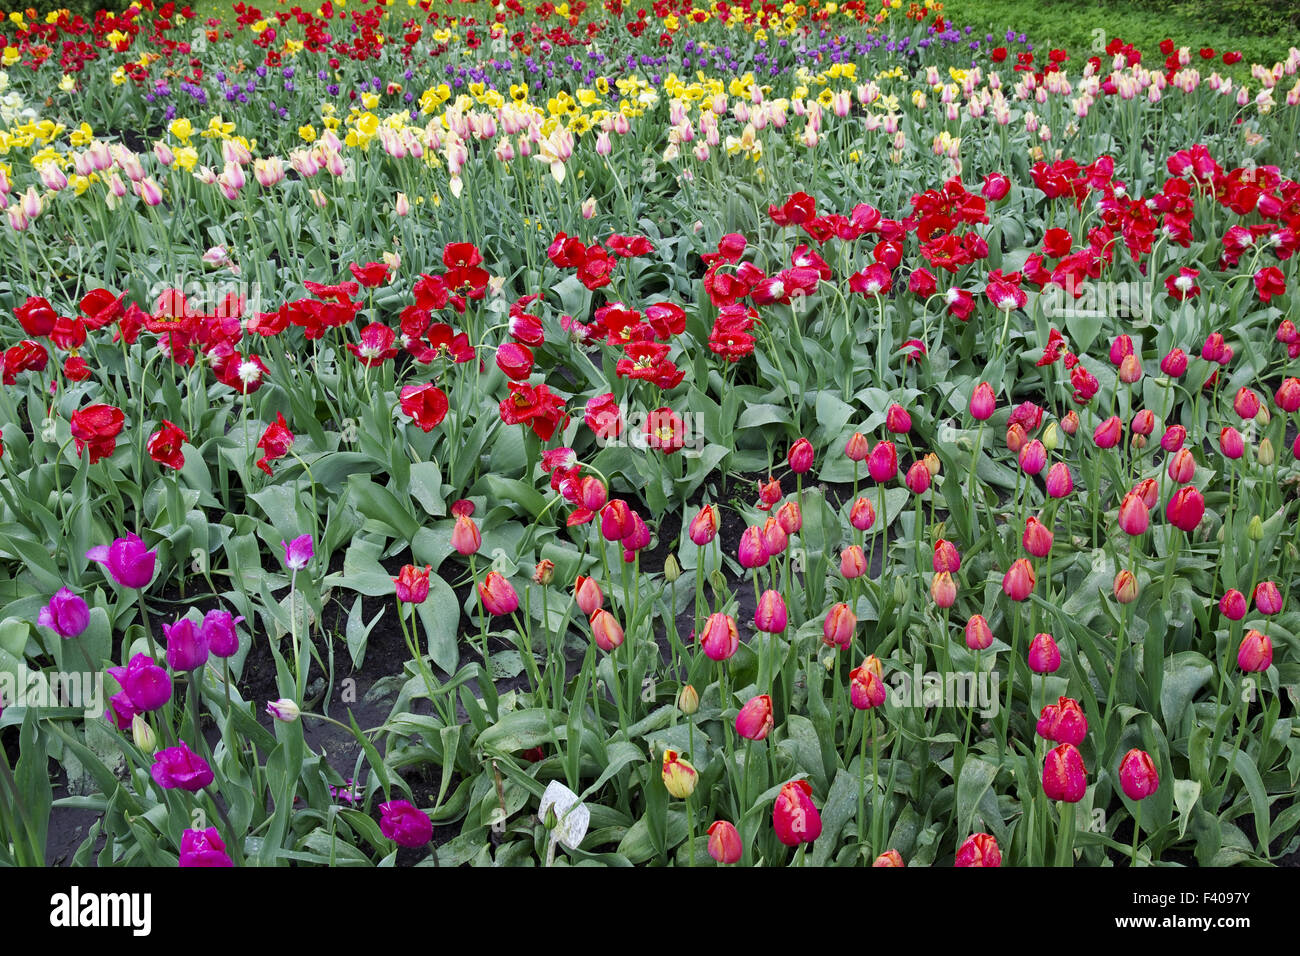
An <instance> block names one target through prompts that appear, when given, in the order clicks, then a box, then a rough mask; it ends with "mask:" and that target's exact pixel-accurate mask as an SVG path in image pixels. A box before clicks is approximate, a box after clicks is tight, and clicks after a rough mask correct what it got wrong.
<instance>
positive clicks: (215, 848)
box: [180, 827, 235, 866]
mask: <svg viewBox="0 0 1300 956" xmlns="http://www.w3.org/2000/svg"><path fill="white" fill-rule="evenodd" d="M180 865H181V866H234V865H235V864H234V863H233V862H231V860H230V857H229V856H228V855H227V854H226V844H225V843H224V842H223V841H222V839H221V834H220V833H218V832H217V828H216V827H208V828H207V829H206V830H186V831H185V832H184V833H183V834H182V835H181V858H180Z"/></svg>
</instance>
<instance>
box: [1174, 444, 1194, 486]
mask: <svg viewBox="0 0 1300 956" xmlns="http://www.w3.org/2000/svg"><path fill="white" fill-rule="evenodd" d="M1168 472H1169V477H1170V478H1171V479H1173V480H1174V481H1176V482H1178V483H1179V484H1180V485H1185V484H1187V483H1188V482H1189V481H1191V480H1192V479H1193V478H1195V477H1196V459H1195V458H1193V457H1192V453H1191V450H1190V449H1187V448H1180V449H1178V450H1177V451H1176V452H1174V453H1173V454H1172V455H1170V456H1169V468H1168Z"/></svg>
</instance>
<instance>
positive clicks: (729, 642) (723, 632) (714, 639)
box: [700, 612, 740, 661]
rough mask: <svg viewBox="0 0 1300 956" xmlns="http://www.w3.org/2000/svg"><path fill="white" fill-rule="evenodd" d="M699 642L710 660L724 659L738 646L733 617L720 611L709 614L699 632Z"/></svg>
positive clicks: (738, 638)
mask: <svg viewBox="0 0 1300 956" xmlns="http://www.w3.org/2000/svg"><path fill="white" fill-rule="evenodd" d="M700 644H701V645H702V646H703V648H704V653H705V655H706V656H707V657H708V658H709V660H711V661H725V660H727V659H728V658H729V657H731V655H733V654H735V653H736V651H737V650H738V649H739V648H740V632H739V631H738V630H737V629H736V622H735V619H734V618H732V617H731V616H730V615H729V614H723V613H721V612H718V613H715V614H710V615H709V617H708V619H707V620H706V621H705V622H704V630H703V631H702V632H701V634H700Z"/></svg>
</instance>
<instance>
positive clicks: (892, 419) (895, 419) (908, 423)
mask: <svg viewBox="0 0 1300 956" xmlns="http://www.w3.org/2000/svg"><path fill="white" fill-rule="evenodd" d="M885 428H886V429H888V430H889V431H891V432H893V433H894V434H895V435H906V434H907V433H908V432H910V431H911V430H912V416H911V415H909V414H907V409H905V408H903V406H902V405H897V404H895V405H890V406H889V408H887V409H886V410H885Z"/></svg>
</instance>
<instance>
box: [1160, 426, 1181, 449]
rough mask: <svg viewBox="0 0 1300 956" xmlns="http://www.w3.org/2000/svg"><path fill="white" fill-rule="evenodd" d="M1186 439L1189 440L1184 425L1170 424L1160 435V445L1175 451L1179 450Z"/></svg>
mask: <svg viewBox="0 0 1300 956" xmlns="http://www.w3.org/2000/svg"><path fill="white" fill-rule="evenodd" d="M1185 441H1187V429H1186V428H1184V427H1183V426H1182V425H1170V426H1169V427H1168V428H1166V429H1165V433H1164V434H1163V435H1161V436H1160V447H1161V448H1163V449H1164V450H1165V451H1167V452H1170V453H1173V452H1177V451H1179V450H1180V449H1181V448H1182V447H1183V442H1185Z"/></svg>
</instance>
